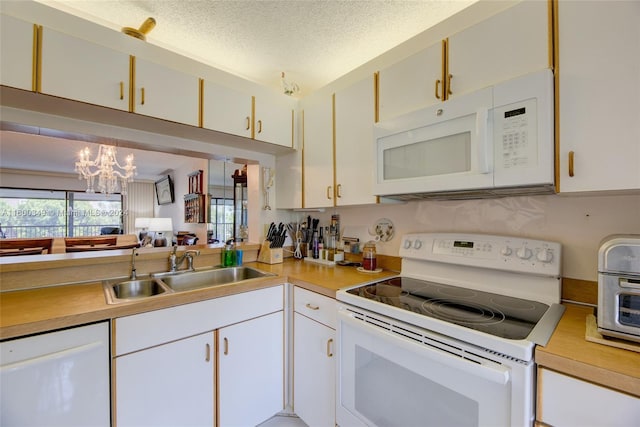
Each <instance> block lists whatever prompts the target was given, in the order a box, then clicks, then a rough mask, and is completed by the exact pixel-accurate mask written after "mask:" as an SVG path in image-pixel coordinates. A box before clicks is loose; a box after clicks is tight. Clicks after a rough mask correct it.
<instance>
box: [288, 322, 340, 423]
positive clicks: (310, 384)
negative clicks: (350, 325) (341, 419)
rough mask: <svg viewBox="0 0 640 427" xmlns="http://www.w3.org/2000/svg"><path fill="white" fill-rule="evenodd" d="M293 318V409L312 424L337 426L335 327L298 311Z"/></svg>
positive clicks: (306, 421)
mask: <svg viewBox="0 0 640 427" xmlns="http://www.w3.org/2000/svg"><path fill="white" fill-rule="evenodd" d="M293 322H294V328H295V329H294V333H293V336H294V338H293V340H294V344H293V357H294V374H293V375H294V376H293V390H294V397H293V405H294V411H295V413H296V415H298V416H299V417H300V418H301V419H302V420H303V421H304V422H305V423H307V425H309V426H311V427H316V426H317V427H320V426H326V427H330V426H334V425H335V421H336V399H335V397H336V392H335V370H336V364H335V358H334V357H333V354H334V351H335V337H336V331H335V330H334V329H331V328H329V327H328V326H325V325H323V324H322V323H318V322H316V321H315V320H311V319H309V318H308V317H305V316H303V315H301V314H299V313H294V319H293Z"/></svg>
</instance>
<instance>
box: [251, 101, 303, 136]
mask: <svg viewBox="0 0 640 427" xmlns="http://www.w3.org/2000/svg"><path fill="white" fill-rule="evenodd" d="M255 103H256V104H255V118H254V119H255V122H254V125H255V132H254V134H253V137H254V138H255V139H257V140H259V141H264V142H270V143H272V144H277V145H282V146H285V147H291V148H293V147H294V139H293V137H294V115H293V112H294V109H295V105H296V99H295V98H291V97H290V96H287V95H280V94H272V95H268V96H258V97H256V99H255Z"/></svg>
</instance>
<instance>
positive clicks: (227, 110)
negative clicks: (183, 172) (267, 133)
mask: <svg viewBox="0 0 640 427" xmlns="http://www.w3.org/2000/svg"><path fill="white" fill-rule="evenodd" d="M251 98H252V97H251V95H248V94H246V93H243V92H241V91H239V90H234V89H231V88H229V87H226V86H223V85H220V84H217V83H215V82H212V81H210V80H205V81H204V85H203V102H202V109H203V111H202V116H203V123H202V127H204V128H206V129H213V130H217V131H220V132H225V133H230V134H232V135H238V136H244V137H246V138H251V103H252V99H251Z"/></svg>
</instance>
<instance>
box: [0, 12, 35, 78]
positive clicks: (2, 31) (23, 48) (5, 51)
mask: <svg viewBox="0 0 640 427" xmlns="http://www.w3.org/2000/svg"><path fill="white" fill-rule="evenodd" d="M33 31H34V30H33V24H31V23H29V22H25V21H22V20H20V19H17V18H14V17H11V16H7V15H0V52H2V61H1V62H0V84H3V85H6V86H11V87H17V88H19V89H25V90H32V76H33Z"/></svg>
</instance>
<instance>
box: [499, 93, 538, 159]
mask: <svg viewBox="0 0 640 427" xmlns="http://www.w3.org/2000/svg"><path fill="white" fill-rule="evenodd" d="M536 109H537V106H536V100H535V98H534V99H528V100H526V101H522V102H517V103H514V104H509V105H503V106H500V107H496V108H495V109H494V111H493V117H494V132H495V140H494V142H495V144H496V146H495V148H496V158H495V165H496V167H497V168H499V169H522V168H531V167H535V166H536V165H537V164H538V148H537V145H536V144H537V140H538V138H537V135H536V130H537V129H536V127H537V120H536V111H537V110H536Z"/></svg>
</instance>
